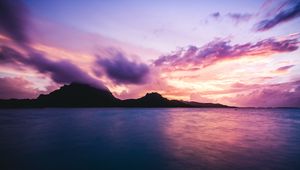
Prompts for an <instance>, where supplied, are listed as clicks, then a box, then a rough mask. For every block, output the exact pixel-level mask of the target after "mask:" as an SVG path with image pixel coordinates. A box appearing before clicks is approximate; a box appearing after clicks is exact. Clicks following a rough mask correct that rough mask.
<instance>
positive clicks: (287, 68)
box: [276, 65, 295, 72]
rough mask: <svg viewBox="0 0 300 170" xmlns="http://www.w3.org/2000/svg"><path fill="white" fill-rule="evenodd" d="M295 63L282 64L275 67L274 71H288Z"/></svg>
mask: <svg viewBox="0 0 300 170" xmlns="http://www.w3.org/2000/svg"><path fill="white" fill-rule="evenodd" d="M294 66H295V65H287V66H282V67H279V68H277V69H276V72H285V71H288V70H289V69H290V68H292V67H294Z"/></svg>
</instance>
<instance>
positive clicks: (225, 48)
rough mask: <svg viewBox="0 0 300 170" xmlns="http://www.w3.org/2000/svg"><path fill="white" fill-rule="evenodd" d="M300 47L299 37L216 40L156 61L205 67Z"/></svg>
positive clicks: (157, 63)
mask: <svg viewBox="0 0 300 170" xmlns="http://www.w3.org/2000/svg"><path fill="white" fill-rule="evenodd" d="M298 47H299V41H298V39H297V38H293V39H284V40H276V39H274V38H269V39H265V40H262V41H259V42H257V43H246V44H235V45H231V44H230V41H224V40H215V41H212V42H210V43H208V44H206V45H204V46H203V47H195V46H189V47H188V48H187V49H186V50H180V51H177V52H175V53H173V54H170V55H166V56H162V57H160V58H158V59H157V60H155V61H154V64H155V65H156V66H168V67H173V68H174V69H175V70H176V68H178V69H182V68H187V69H189V68H190V67H194V68H204V67H207V66H210V65H212V64H215V63H217V62H219V61H223V60H230V59H236V58H240V57H245V56H269V55H272V54H274V53H282V52H292V51H295V50H297V49H298Z"/></svg>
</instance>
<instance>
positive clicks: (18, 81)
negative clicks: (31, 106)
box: [0, 77, 39, 99]
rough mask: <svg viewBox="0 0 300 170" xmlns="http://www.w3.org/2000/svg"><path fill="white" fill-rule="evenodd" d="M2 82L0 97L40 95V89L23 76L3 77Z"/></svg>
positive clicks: (19, 97) (0, 80)
mask: <svg viewBox="0 0 300 170" xmlns="http://www.w3.org/2000/svg"><path fill="white" fill-rule="evenodd" d="M0 82H1V83H0V99H12V98H14V99H25V98H36V97H37V96H38V95H39V90H37V89H34V88H33V87H32V84H31V83H30V82H29V81H27V80H24V79H22V78H11V77H2V78H0Z"/></svg>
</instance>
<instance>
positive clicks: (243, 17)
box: [227, 13, 253, 24]
mask: <svg viewBox="0 0 300 170" xmlns="http://www.w3.org/2000/svg"><path fill="white" fill-rule="evenodd" d="M227 16H228V17H229V18H231V19H232V20H234V21H235V22H236V23H237V24H238V23H240V22H247V21H249V20H250V19H251V18H252V17H253V15H252V14H249V13H244V14H241V13H228V14H227Z"/></svg>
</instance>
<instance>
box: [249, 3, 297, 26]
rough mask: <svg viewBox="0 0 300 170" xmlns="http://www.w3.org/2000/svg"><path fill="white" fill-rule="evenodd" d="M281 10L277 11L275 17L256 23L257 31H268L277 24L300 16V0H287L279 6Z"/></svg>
mask: <svg viewBox="0 0 300 170" xmlns="http://www.w3.org/2000/svg"><path fill="white" fill-rule="evenodd" d="M278 10H279V12H277V11H275V13H273V17H272V18H270V19H265V20H262V21H260V22H258V23H257V24H256V25H255V30H256V31H267V30H270V29H272V28H274V27H275V26H277V25H279V24H282V23H284V22H287V21H290V20H292V19H295V18H298V17H300V1H299V0H287V1H286V2H285V3H284V5H283V6H282V5H281V6H280V7H278Z"/></svg>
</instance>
